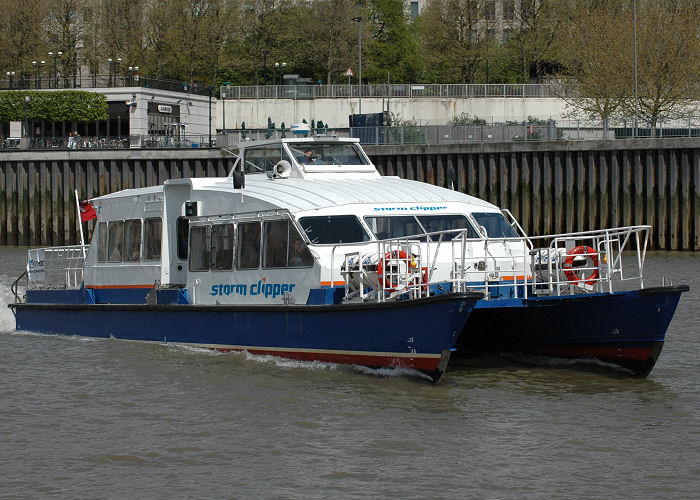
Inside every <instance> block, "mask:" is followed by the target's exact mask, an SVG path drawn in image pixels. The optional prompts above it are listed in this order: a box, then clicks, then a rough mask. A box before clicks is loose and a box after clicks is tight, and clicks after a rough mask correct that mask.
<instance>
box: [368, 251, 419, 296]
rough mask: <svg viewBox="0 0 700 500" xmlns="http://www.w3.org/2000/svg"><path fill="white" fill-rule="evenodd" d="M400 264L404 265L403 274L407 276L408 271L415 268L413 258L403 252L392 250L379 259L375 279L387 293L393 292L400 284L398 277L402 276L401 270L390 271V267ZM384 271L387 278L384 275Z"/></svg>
mask: <svg viewBox="0 0 700 500" xmlns="http://www.w3.org/2000/svg"><path fill="white" fill-rule="evenodd" d="M402 262H403V263H405V264H406V270H405V271H404V273H405V274H408V272H409V270H410V269H412V268H414V267H416V263H415V260H414V259H413V256H411V255H409V254H407V253H406V252H404V251H403V250H392V251H390V252H387V253H385V254H384V257H382V258H381V259H379V262H378V263H377V278H378V279H379V282H380V283H381V284H382V285H383V287H384V290H386V291H387V292H395V291H396V290H397V289H398V287H399V285H400V284H401V283H400V282H399V277H400V275H401V274H402V273H401V270H400V269H399V270H398V271H397V270H395V269H391V267H392V266H395V265H399V266H400V265H401V263H402ZM385 271H386V274H388V276H386V275H385Z"/></svg>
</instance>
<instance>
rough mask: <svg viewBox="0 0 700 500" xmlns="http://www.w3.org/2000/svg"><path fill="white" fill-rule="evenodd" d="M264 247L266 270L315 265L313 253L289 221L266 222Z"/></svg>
mask: <svg viewBox="0 0 700 500" xmlns="http://www.w3.org/2000/svg"><path fill="white" fill-rule="evenodd" d="M263 247H264V261H263V266H264V267H266V268H280V267H310V266H312V265H313V263H314V258H313V256H312V255H311V252H310V251H309V249H308V247H307V246H306V244H305V243H304V240H303V239H302V237H301V235H300V234H299V232H298V231H297V229H296V227H295V226H294V225H293V224H292V223H291V221H289V220H274V221H266V222H265V227H264V238H263Z"/></svg>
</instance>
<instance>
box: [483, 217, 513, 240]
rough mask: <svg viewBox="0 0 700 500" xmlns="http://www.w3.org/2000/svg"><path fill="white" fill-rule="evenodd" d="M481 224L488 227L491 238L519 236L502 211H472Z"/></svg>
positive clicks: (487, 232)
mask: <svg viewBox="0 0 700 500" xmlns="http://www.w3.org/2000/svg"><path fill="white" fill-rule="evenodd" d="M472 217H474V220H475V221H476V223H477V224H479V226H481V227H483V228H484V229H486V234H487V235H488V237H489V238H517V237H518V233H516V232H515V229H513V227H512V226H511V225H510V224H509V223H508V221H507V220H506V218H505V217H503V214H502V213H500V212H482V213H476V212H474V213H472Z"/></svg>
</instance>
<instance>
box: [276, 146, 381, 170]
mask: <svg viewBox="0 0 700 500" xmlns="http://www.w3.org/2000/svg"><path fill="white" fill-rule="evenodd" d="M288 146H289V150H290V151H291V152H292V155H293V156H294V158H295V159H296V161H297V162H298V163H299V165H368V164H369V163H368V162H367V160H366V159H365V157H364V155H362V154H361V153H360V151H359V149H358V147H357V145H356V144H349V143H332V144H323V143H318V142H309V143H293V144H288Z"/></svg>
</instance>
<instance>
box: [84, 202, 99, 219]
mask: <svg viewBox="0 0 700 500" xmlns="http://www.w3.org/2000/svg"><path fill="white" fill-rule="evenodd" d="M95 218H97V212H96V211H95V207H93V206H92V203H90V202H89V201H81V202H80V220H81V221H82V222H85V221H88V220H92V219H95Z"/></svg>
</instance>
